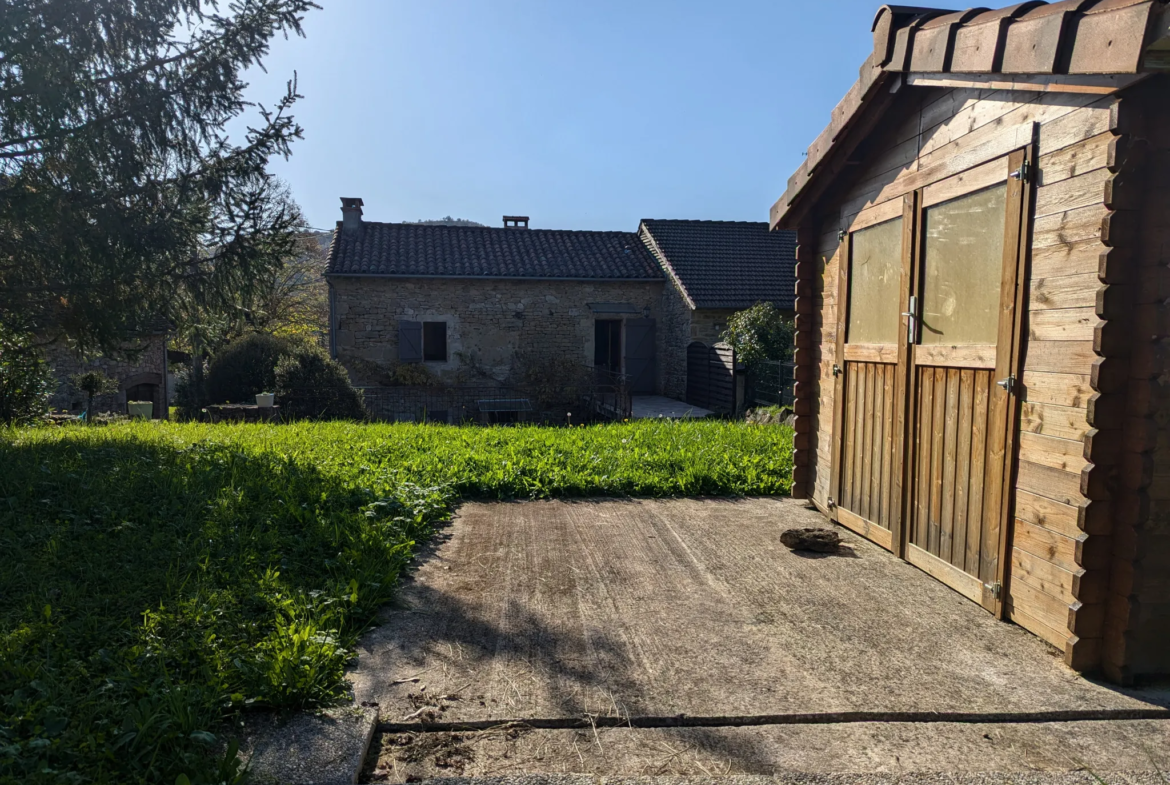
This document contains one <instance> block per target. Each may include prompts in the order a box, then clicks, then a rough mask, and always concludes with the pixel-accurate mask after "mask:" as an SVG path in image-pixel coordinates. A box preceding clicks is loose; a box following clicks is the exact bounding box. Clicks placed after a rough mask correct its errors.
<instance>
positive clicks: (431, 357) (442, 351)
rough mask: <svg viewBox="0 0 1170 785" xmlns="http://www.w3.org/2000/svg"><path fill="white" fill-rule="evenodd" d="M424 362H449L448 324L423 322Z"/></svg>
mask: <svg viewBox="0 0 1170 785" xmlns="http://www.w3.org/2000/svg"><path fill="white" fill-rule="evenodd" d="M422 332H423V335H422V339H423V341H422V343H423V347H422V348H423V360H424V361H425V362H435V363H445V362H447V323H446V322H423V330H422Z"/></svg>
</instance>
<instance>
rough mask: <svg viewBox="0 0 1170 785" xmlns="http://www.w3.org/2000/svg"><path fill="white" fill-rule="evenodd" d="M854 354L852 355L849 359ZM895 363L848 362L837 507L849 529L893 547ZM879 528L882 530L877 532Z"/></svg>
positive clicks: (842, 520)
mask: <svg viewBox="0 0 1170 785" xmlns="http://www.w3.org/2000/svg"><path fill="white" fill-rule="evenodd" d="M847 356H848V355H847ZM896 372H897V365H896V364H895V363H880V362H852V361H846V362H845V383H844V385H843V387H844V390H845V407H844V412H843V420H844V422H843V429H842V443H841V486H840V492H839V499H838V501H837V507H838V508H839V510H842V511H844V512H845V513H848V514H846V515H839V516H838V520H839V522H840V523H842V524H844V525H846V526H848V527H849V528H851V529H854V530H855V531H858V533H860V534H863V535H865V536H866V537H868V538H869V539H872V540H874V541H875V542H878V544H880V545H883V547H886V548H891V547H892V544H891V539H890V532H889V529H890V521H891V516H892V515H893V513H892V512H891V511H892V510H893V509H895V504H894V500H895V498H896V496H897V493H896V491H895V489H894V481H895V475H896V471H895V468H894V467H895V465H896V461H897V458H896V455H895V430H894V426H895V423H894V421H893V420H894V412H895V406H894V397H895V394H896V389H897V387H896V383H895V374H896ZM874 527H878V528H881V529H882V531H881V532H875V531H874Z"/></svg>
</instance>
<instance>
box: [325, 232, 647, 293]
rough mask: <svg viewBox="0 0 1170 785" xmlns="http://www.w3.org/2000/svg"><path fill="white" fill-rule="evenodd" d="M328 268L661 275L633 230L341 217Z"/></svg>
mask: <svg viewBox="0 0 1170 785" xmlns="http://www.w3.org/2000/svg"><path fill="white" fill-rule="evenodd" d="M325 274H326V275H329V276H387V277H401V278H414V277H429V278H530V279H567V280H599V281H601V280H622V281H630V280H636V281H646V280H662V278H663V274H662V270H661V268H660V267H659V266H658V264H657V262H656V261H655V259H654V257H653V256H652V255H651V254H650V252H649V250H648V249H647V248H646V246H645V244H644V243H642V241H641V240H640V239H639V237H638V235H637V234H635V233H633V232H581V231H573V230H564V229H522V228H508V229H497V228H491V227H486V226H433V225H420V224H399V223H377V222H373V221H363V222H362V223H361V226H360V227H359V228H357V229H355V230H353V231H344V230H343V229H342V228H341V222H338V225H337V228H336V229H335V230H334V232H333V242H332V244H331V245H330V246H329V266H328V268H327V269H326V273H325Z"/></svg>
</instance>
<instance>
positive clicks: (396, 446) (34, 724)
mask: <svg viewBox="0 0 1170 785" xmlns="http://www.w3.org/2000/svg"><path fill="white" fill-rule="evenodd" d="M791 446H792V435H791V431H790V430H789V429H787V428H779V427H766V426H764V427H761V426H750V425H743V424H736V423H725V422H689V423H676V422H667V421H651V422H643V423H630V424H622V425H609V426H593V427H584V428H574V429H564V428H560V429H558V428H539V427H519V428H476V427H447V426H435V425H425V426H416V425H359V424H349V423H331V424H300V425H285V426H260V425H245V426H224V425H220V426H210V425H194V424H192V425H167V424H159V423H139V424H132V425H117V426H109V427H91V428H85V427H65V428H44V429H33V430H18V431H0V781H4V782H61V783H73V782H78V783H81V782H110V783H123V782H143V783H146V782H149V783H165V784H166V785H170V783H173V782H176V780H178V781H180V782H181V781H183V779H182V777H186V778H189V779H190V781H191V782H195V783H198V782H207V783H211V782H224V781H229V782H230V781H233V780H234V779H236V778H237V771H236V763H235V756H234V751H233V750H232V749H231V748H230V747H229V752H228V755H227V756H224V755H223V754H222V753H221V752H220V750H221V747H220V744H221V742H222V739H223V738H225V737H226V736H230V733H228V732H227V729H228V728H230V725H228V723H227V720H228V719H230V718H231V717H232V716H233V715H234V714H235V713H237V712H238V711H240V710H243V709H245V708H247V707H249V706H269V707H277V708H300V707H307V706H315V705H324V704H328V703H330V702H334V701H337V700H339V699H343V698H344V695H345V684H344V682H343V678H342V676H343V666H344V664H345V662H346V661H347V659H348V658H349V656H350V654H349V652H350V650H351V648H352V645H353V643H354V641H355V639H356V636H357V635H358V634H359V633H360V632H361V631H362V630H363V629H365V628H366V627H367V626H368V625H369V623H370V621H371V619H372V617H373V615H374V613H375V611H376V609H377V608H378V606H379V605H381V604H382V603H384V602H386V601H387V599H389V597H390V595H391V593H392V591H393V587H394V584H395V582H396V580H397V578H398V576H399V573H400V571H401V570H402V569H403V567H404V566H405V565H406V564H407V562H408V561H409V559H410V558H411V554H412V552H413V550H414V548H415V543H416V542H417V541H419V540H421V539H423V538H425V537H426V536H427V534H428V533H429V532H430V531H431V529H432V528H433V527H434V526H435V525H436V524H438V523H441V522H442V521H444V520H445V519H446V518H447V517H448V515H449V513H450V511H451V509H452V507H453V505H455V504H456V503H457V502H458V501H459V500H460V499H465V498H537V497H552V496H601V495H606V496H626V495H628V496H670V495H680V496H681V495H741V494H742V495H748V494H783V493H787V492H788V489H789V477H790V474H791V460H792V458H791ZM180 775H182V777H181V776H180Z"/></svg>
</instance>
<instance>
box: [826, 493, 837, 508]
mask: <svg viewBox="0 0 1170 785" xmlns="http://www.w3.org/2000/svg"><path fill="white" fill-rule="evenodd" d="M825 506H827V507H828V508H829V509H830V510H835V509H836V508H837V500H836V499H834V498H833V497H832V496H830V497H829V498H827V499H825Z"/></svg>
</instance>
